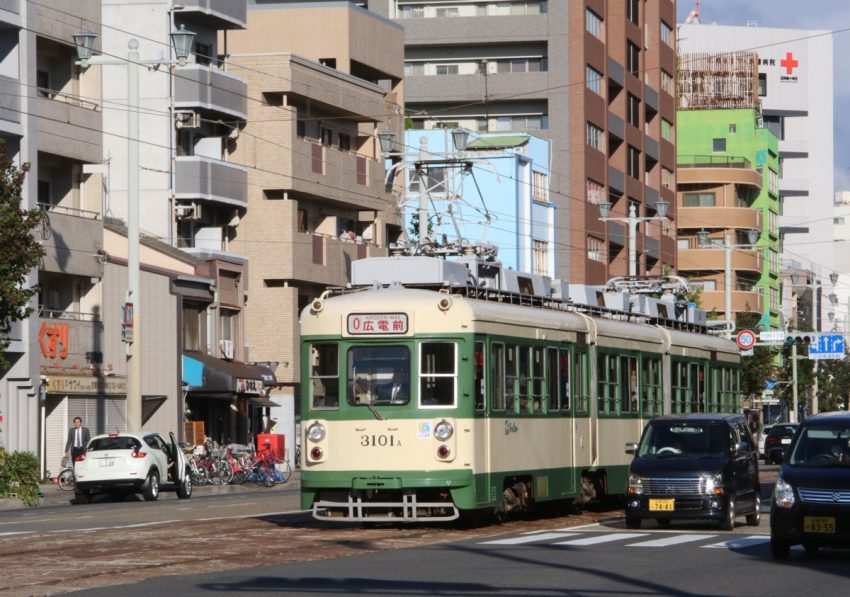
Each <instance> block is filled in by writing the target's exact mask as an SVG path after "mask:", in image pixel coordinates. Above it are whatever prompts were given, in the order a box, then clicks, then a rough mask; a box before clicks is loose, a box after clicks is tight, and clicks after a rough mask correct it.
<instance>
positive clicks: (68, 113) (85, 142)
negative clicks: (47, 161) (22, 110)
mask: <svg viewBox="0 0 850 597" xmlns="http://www.w3.org/2000/svg"><path fill="white" fill-rule="evenodd" d="M36 114H37V116H38V119H37V120H38V122H37V126H38V150H39V151H44V152H47V153H52V154H54V155H61V156H64V157H67V158H71V159H74V160H78V161H80V162H85V163H89V164H99V163H101V162H102V161H103V134H102V131H103V114H102V113H101V112H100V110H99V109H98V106H97V105H96V104H93V103H90V102H76V101H72V100H71V99H70V98H67V101H66V99H65V98H64V96H62V95H61V94H56V95H53V96H51V97H40V98H38V99H37V100H36Z"/></svg>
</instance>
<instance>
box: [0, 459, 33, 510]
mask: <svg viewBox="0 0 850 597" xmlns="http://www.w3.org/2000/svg"><path fill="white" fill-rule="evenodd" d="M11 494H17V496H18V499H20V500H21V502H23V503H24V504H25V505H27V506H37V505H38V496H39V489H38V458H36V456H35V454H33V453H31V452H12V453H11V454H9V453H8V452H6V451H5V450H2V449H0V497H8V496H9V495H11Z"/></svg>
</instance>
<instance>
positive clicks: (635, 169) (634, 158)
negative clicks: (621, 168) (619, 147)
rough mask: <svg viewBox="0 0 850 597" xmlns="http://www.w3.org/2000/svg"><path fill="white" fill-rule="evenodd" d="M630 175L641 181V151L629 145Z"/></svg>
mask: <svg viewBox="0 0 850 597" xmlns="http://www.w3.org/2000/svg"><path fill="white" fill-rule="evenodd" d="M627 166H628V175H629V176H631V177H632V178H637V179H640V150H639V149H637V148H636V147H632V146H631V145H629V152H628V164H627Z"/></svg>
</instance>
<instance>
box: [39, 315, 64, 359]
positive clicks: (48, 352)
mask: <svg viewBox="0 0 850 597" xmlns="http://www.w3.org/2000/svg"><path fill="white" fill-rule="evenodd" d="M68 336H69V335H68V324H67V323H56V322H53V323H50V324H48V323H47V322H46V321H45V322H44V323H42V324H41V329H40V330H39V332H38V345H39V346H40V347H41V355H42V356H45V357H49V358H51V359H55V358H56V357H59V358H60V359H64V358H65V357H67V356H68V348H69V347H70V346H69V341H68Z"/></svg>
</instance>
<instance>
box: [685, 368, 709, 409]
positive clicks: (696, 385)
mask: <svg viewBox="0 0 850 597" xmlns="http://www.w3.org/2000/svg"><path fill="white" fill-rule="evenodd" d="M688 381H689V382H690V383H689V384H688V387H689V389H690V404H689V406H690V409H689V412H692V413H696V412H702V411H703V410H704V407H703V404H702V403H703V395H702V388H703V386H704V384H705V379H704V378H703V371H702V367H700V366H699V364H697V363H690V364H689V365H688Z"/></svg>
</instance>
